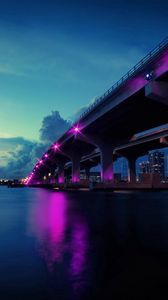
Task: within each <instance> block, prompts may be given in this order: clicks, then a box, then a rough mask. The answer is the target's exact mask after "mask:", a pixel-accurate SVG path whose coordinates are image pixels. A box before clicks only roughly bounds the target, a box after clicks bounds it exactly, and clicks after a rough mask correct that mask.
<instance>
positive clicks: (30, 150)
mask: <svg viewBox="0 0 168 300" xmlns="http://www.w3.org/2000/svg"><path fill="white" fill-rule="evenodd" d="M69 126H70V122H69V121H67V120H64V119H63V118H62V117H61V116H60V114H59V112H58V111H52V112H51V114H50V115H48V116H46V117H44V119H43V121H42V127H41V129H40V139H41V141H40V142H32V141H30V140H27V139H24V138H23V137H11V138H3V137H1V138H0V145H1V146H0V178H10V179H13V178H18V179H19V178H23V177H25V176H27V175H28V174H29V172H30V171H31V170H32V168H33V166H34V164H35V163H36V162H37V160H38V159H39V158H40V157H41V156H42V155H43V153H44V152H45V151H47V149H48V147H49V146H50V144H52V143H53V142H54V141H55V140H57V139H58V138H59V137H60V136H61V135H62V134H63V133H64V132H65V131H66V130H67V129H68V128H69Z"/></svg>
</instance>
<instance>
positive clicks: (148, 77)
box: [26, 71, 154, 184]
mask: <svg viewBox="0 0 168 300" xmlns="http://www.w3.org/2000/svg"><path fill="white" fill-rule="evenodd" d="M153 75H154V72H153V71H151V72H148V73H147V74H146V75H145V79H146V80H147V81H150V80H151V79H152V78H153ZM80 130H81V129H80V128H79V126H78V125H77V126H75V127H72V128H71V129H70V132H71V133H73V134H74V135H77V134H78V133H80ZM59 147H60V145H58V143H56V144H54V145H53V149H54V150H55V151H56V150H58V149H59ZM48 157H49V155H48V153H45V154H44V158H46V159H47V158H48ZM42 163H43V159H40V160H39V161H38V162H37V164H36V165H35V168H34V170H33V171H32V173H31V174H30V175H29V177H27V181H26V183H27V184H28V183H29V182H30V180H31V179H32V178H33V175H34V173H35V169H38V168H39V165H41V164H42Z"/></svg>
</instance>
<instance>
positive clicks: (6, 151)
mask: <svg viewBox="0 0 168 300" xmlns="http://www.w3.org/2000/svg"><path fill="white" fill-rule="evenodd" d="M167 11H168V2H167V1H162V0H161V1H158V0H153V1H152V0H149V1H144V0H140V1H139V0H134V1H132V0H127V1H124V0H116V1H112V0H111V1H106V0H104V1H103V0H101V1H99V0H95V1H92V0H90V1H87V0H85V1H80V0H78V1H56V0H55V1H52V0H48V1H43V0H41V1H39V0H34V1H31V0H29V1H26V0H24V1H22V0H20V1H19V0H16V1H15V0H6V1H1V3H0V167H1V166H4V165H7V164H8V162H11V159H12V155H11V154H10V153H11V152H13V151H14V152H17V153H18V151H20V150H18V149H21V148H22V147H24V146H25V143H26V142H25V141H27V143H28V145H30V144H31V143H34V144H35V145H36V146H37V143H43V140H42V134H41V131H40V129H42V128H43V125H44V120H46V119H45V118H46V117H47V116H49V118H50V121H51V119H52V120H53V115H55V114H54V112H55V111H57V112H59V115H60V118H62V120H64V121H65V124H66V122H67V120H74V118H75V117H77V116H78V115H79V112H80V111H83V110H84V109H85V108H86V107H87V105H88V104H89V103H91V102H92V101H94V99H95V97H97V96H100V95H101V94H103V93H104V92H105V91H106V90H107V89H108V88H109V87H110V86H112V85H113V84H114V83H115V82H116V81H117V80H118V79H120V77H121V76H122V75H124V74H125V73H126V72H127V71H128V70H129V69H130V68H131V67H133V66H134V64H136V63H137V62H138V61H139V60H140V59H141V58H142V57H143V56H145V55H146V54H147V53H148V52H149V51H150V50H151V49H152V48H153V47H155V46H156V45H157V44H158V43H159V42H160V41H162V40H163V39H164V38H165V37H166V36H167V28H168V18H167ZM56 115H57V117H58V114H56ZM58 119H59V117H58ZM55 122H56V123H57V121H54V122H53V125H54V126H55ZM58 123H59V122H58ZM60 123H61V122H60ZM60 123H59V124H60ZM61 124H62V123H61ZM61 126H62V125H61ZM64 127H65V126H63V127H61V128H64ZM43 129H44V128H43ZM43 129H42V130H43ZM50 129H51V127H50ZM55 130H57V132H55V137H56V136H57V134H58V132H61V131H60V130H59V128H56V129H55ZM53 138H54V134H53ZM54 140H55V138H54ZM14 141H15V142H16V143H14ZM49 141H51V136H50V139H49V140H48V143H49ZM0 176H1V172H0Z"/></svg>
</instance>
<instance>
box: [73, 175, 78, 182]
mask: <svg viewBox="0 0 168 300" xmlns="http://www.w3.org/2000/svg"><path fill="white" fill-rule="evenodd" d="M79 181H80V176H78V175H73V176H72V182H74V183H77V182H79Z"/></svg>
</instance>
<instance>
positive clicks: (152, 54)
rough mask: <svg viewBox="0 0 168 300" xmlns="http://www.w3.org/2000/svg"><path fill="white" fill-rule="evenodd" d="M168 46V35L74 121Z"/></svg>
mask: <svg viewBox="0 0 168 300" xmlns="http://www.w3.org/2000/svg"><path fill="white" fill-rule="evenodd" d="M167 47H168V37H166V38H165V39H164V40H163V41H162V42H160V43H159V44H158V45H157V46H156V47H155V48H154V49H153V50H152V51H150V52H149V53H148V54H147V55H146V56H145V57H144V58H142V59H141V60H140V61H139V62H138V63H137V64H136V65H135V66H134V67H133V68H131V69H130V70H129V71H128V72H127V73H126V74H125V75H124V76H122V77H121V78H120V79H119V80H118V81H117V82H116V83H115V84H114V85H113V86H112V87H110V88H109V89H108V90H107V91H106V92H105V93H104V94H103V95H102V96H100V97H97V99H96V100H95V102H94V103H93V104H91V105H90V106H89V107H88V109H87V110H86V111H84V113H82V114H81V115H80V117H79V118H78V119H77V120H76V121H75V122H74V124H76V123H77V122H79V121H80V120H81V119H82V118H84V117H86V116H87V115H88V114H89V113H90V112H91V111H92V110H94V109H95V108H96V107H97V106H98V105H99V104H100V103H102V102H103V101H104V100H105V99H106V98H107V96H109V95H110V94H111V93H112V92H114V91H115V90H116V89H118V88H119V87H121V86H122V85H123V84H124V83H125V82H126V81H127V80H128V79H130V78H131V77H132V76H133V75H135V73H136V72H137V71H138V70H140V69H141V68H142V67H144V65H145V64H146V63H147V62H150V61H151V60H152V59H153V58H154V57H156V56H157V55H159V54H160V53H161V52H162V51H163V50H164V49H165V48H167Z"/></svg>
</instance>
